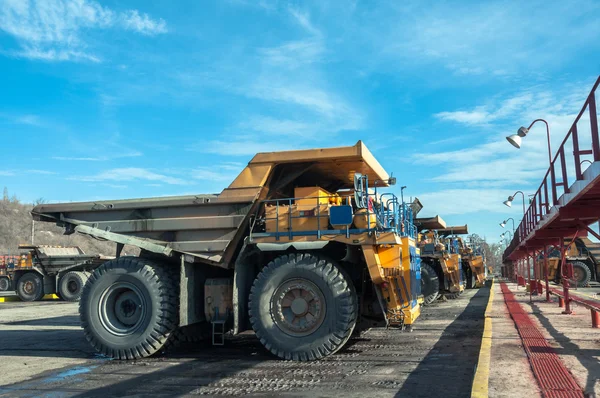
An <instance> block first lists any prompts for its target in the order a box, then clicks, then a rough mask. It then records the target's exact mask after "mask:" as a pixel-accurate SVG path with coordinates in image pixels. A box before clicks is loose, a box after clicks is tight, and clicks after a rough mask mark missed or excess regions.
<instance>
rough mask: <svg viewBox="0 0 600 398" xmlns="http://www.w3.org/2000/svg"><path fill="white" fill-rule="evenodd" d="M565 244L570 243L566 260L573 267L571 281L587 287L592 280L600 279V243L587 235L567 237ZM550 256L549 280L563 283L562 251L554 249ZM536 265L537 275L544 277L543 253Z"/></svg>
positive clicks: (578, 285)
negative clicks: (573, 238)
mask: <svg viewBox="0 0 600 398" xmlns="http://www.w3.org/2000/svg"><path fill="white" fill-rule="evenodd" d="M565 244H568V248H567V251H566V253H565V260H566V261H567V263H568V264H571V266H572V268H573V275H572V280H571V283H572V284H574V285H577V287H586V286H588V285H589V283H590V281H600V244H599V243H594V242H592V241H591V240H589V239H588V238H587V237H580V238H576V239H575V241H573V240H572V239H565ZM548 257H549V258H548V280H551V281H552V280H553V281H555V282H556V283H561V279H562V275H563V271H562V264H561V258H560V251H559V250H558V249H554V250H552V251H551V252H550V255H549V256H548ZM536 266H537V267H538V269H537V272H538V273H537V275H540V276H541V277H540V279H543V275H545V272H544V260H543V256H542V255H540V256H539V257H538V259H537V261H536Z"/></svg>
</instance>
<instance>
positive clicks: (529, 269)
mask: <svg viewBox="0 0 600 398" xmlns="http://www.w3.org/2000/svg"><path fill="white" fill-rule="evenodd" d="M529 259H530V256H527V279H529V302H530V303H531V294H532V290H533V284H532V283H531V264H530V263H529Z"/></svg>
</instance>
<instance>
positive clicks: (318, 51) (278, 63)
mask: <svg viewBox="0 0 600 398" xmlns="http://www.w3.org/2000/svg"><path fill="white" fill-rule="evenodd" d="M324 52H325V48H324V46H323V43H322V41H321V40H314V39H310V40H297V41H292V42H288V43H285V44H282V45H281V46H278V47H270V48H262V49H260V50H259V56H260V57H261V58H262V61H263V62H264V63H266V64H270V65H272V66H274V67H285V68H288V69H296V68H299V67H303V66H305V65H308V64H312V63H315V62H319V61H321V59H322V55H323V53H324Z"/></svg>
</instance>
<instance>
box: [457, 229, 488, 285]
mask: <svg viewBox="0 0 600 398" xmlns="http://www.w3.org/2000/svg"><path fill="white" fill-rule="evenodd" d="M465 228H466V225H465ZM458 241H459V246H460V255H461V260H462V266H463V279H464V280H465V288H467V289H472V288H477V287H482V286H484V285H485V279H486V277H487V268H486V263H485V251H484V248H483V243H484V241H483V239H481V237H479V235H476V234H472V235H469V236H468V237H467V239H466V240H463V239H462V238H458Z"/></svg>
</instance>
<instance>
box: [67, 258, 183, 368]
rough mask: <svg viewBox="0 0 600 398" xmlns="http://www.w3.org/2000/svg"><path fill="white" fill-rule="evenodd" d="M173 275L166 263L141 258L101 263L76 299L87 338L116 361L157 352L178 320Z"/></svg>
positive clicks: (176, 292)
mask: <svg viewBox="0 0 600 398" xmlns="http://www.w3.org/2000/svg"><path fill="white" fill-rule="evenodd" d="M172 268H175V267H172ZM177 276H178V274H176V273H175V272H174V270H173V269H170V267H168V266H161V265H159V264H156V263H154V262H152V261H148V260H146V259H143V258H136V257H120V258H117V259H114V260H111V261H108V262H106V263H104V264H103V265H102V266H100V267H99V268H97V269H96V271H95V272H94V273H93V274H92V276H91V277H90V279H89V281H88V283H86V284H85V286H84V288H83V294H82V295H81V302H80V303H79V314H80V318H81V325H82V327H83V331H84V333H85V336H86V338H87V340H88V341H89V342H90V343H91V344H92V346H94V348H95V349H96V350H98V351H99V352H101V353H102V354H104V355H106V356H109V357H112V358H116V359H140V358H144V357H148V356H150V355H152V354H154V353H156V352H158V351H159V350H160V349H161V348H162V347H163V346H164V344H165V342H166V341H167V339H168V338H169V336H170V335H171V333H172V332H173V331H174V330H175V329H176V328H177V325H178V322H179V309H178V303H179V284H178V281H179V280H178V278H177Z"/></svg>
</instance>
